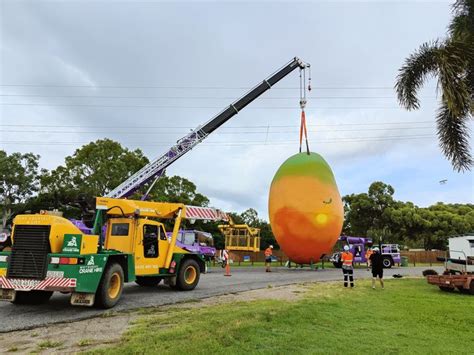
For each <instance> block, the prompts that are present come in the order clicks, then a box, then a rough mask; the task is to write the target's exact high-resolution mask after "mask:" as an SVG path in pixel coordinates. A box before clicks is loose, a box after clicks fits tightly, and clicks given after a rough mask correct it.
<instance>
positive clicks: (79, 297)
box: [71, 292, 95, 307]
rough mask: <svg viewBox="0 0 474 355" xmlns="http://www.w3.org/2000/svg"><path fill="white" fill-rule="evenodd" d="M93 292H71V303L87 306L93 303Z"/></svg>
mask: <svg viewBox="0 0 474 355" xmlns="http://www.w3.org/2000/svg"><path fill="white" fill-rule="evenodd" d="M94 299H95V294H93V293H77V292H73V294H72V296H71V304H72V305H74V306H88V307H91V306H93V305H94Z"/></svg>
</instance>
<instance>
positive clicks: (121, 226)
mask: <svg viewBox="0 0 474 355" xmlns="http://www.w3.org/2000/svg"><path fill="white" fill-rule="evenodd" d="M129 228H130V224H128V223H113V224H112V233H111V235H112V236H127V235H128V230H129Z"/></svg>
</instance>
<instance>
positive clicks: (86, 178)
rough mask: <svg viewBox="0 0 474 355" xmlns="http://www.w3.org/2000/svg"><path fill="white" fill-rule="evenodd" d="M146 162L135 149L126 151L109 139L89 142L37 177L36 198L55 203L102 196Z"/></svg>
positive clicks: (59, 203) (141, 154)
mask: <svg viewBox="0 0 474 355" xmlns="http://www.w3.org/2000/svg"><path fill="white" fill-rule="evenodd" d="M147 163H148V159H147V158H146V157H145V156H143V153H142V152H141V151H140V150H139V149H137V150H134V151H130V150H128V149H127V148H124V147H122V146H121V145H120V143H118V142H114V141H112V140H110V139H101V140H97V141H96V142H91V143H89V144H87V145H84V146H82V147H81V148H79V149H77V150H76V151H75V152H74V154H73V155H72V156H68V157H66V159H65V164H64V165H61V166H58V167H57V168H56V169H54V170H52V171H50V172H45V173H44V174H43V175H42V176H41V191H40V195H41V196H40V200H42V201H44V203H47V202H49V203H53V205H55V206H57V205H61V204H69V203H71V202H75V201H76V200H77V199H78V197H79V196H80V195H83V196H86V197H87V198H89V199H92V198H94V197H96V196H103V195H105V194H106V193H108V192H109V191H111V190H112V189H114V188H115V187H117V186H118V185H119V184H120V183H122V182H123V181H124V180H126V179H127V178H128V177H130V176H131V175H132V174H133V173H135V172H136V171H138V170H139V169H140V168H142V167H143V166H144V165H145V164H147Z"/></svg>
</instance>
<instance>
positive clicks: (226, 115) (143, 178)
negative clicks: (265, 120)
mask: <svg viewBox="0 0 474 355" xmlns="http://www.w3.org/2000/svg"><path fill="white" fill-rule="evenodd" d="M309 66H310V65H309V64H307V63H305V62H303V61H302V60H300V59H299V58H297V57H295V58H293V59H292V60H291V61H290V62H289V63H288V64H286V65H285V66H283V67H282V68H281V69H279V70H278V71H276V72H275V73H274V74H272V75H270V76H269V77H268V78H266V79H265V80H263V81H262V82H261V83H260V84H258V85H257V86H255V87H254V88H253V89H251V90H250V91H249V92H248V93H247V94H245V95H244V96H242V97H241V98H240V99H238V100H236V101H235V102H233V103H232V104H230V105H229V106H228V107H227V108H225V109H224V110H223V111H221V112H220V113H219V114H217V115H216V116H214V117H213V118H212V119H210V120H209V121H208V122H206V123H205V124H204V125H202V126H198V127H197V128H196V129H194V130H192V131H191V132H190V133H188V134H187V135H186V136H185V137H183V138H181V139H180V140H178V141H177V142H176V144H175V145H174V146H172V147H171V148H170V150H169V151H167V152H166V153H165V154H164V155H162V156H160V157H158V158H157V159H155V160H153V161H152V162H150V163H148V164H147V165H145V166H144V167H143V168H142V169H140V170H139V171H137V172H136V173H135V174H133V175H132V176H131V177H129V178H128V179H127V180H126V181H124V182H123V183H121V184H120V185H119V186H117V187H116V188H115V189H114V190H112V191H110V192H109V193H108V194H107V195H106V197H112V198H123V197H128V196H130V195H131V194H133V193H134V192H135V191H136V190H138V189H139V188H140V187H142V186H143V185H144V184H146V183H147V182H149V181H151V180H152V179H156V178H158V177H160V176H161V175H163V174H164V172H165V169H166V168H167V167H168V166H170V165H171V164H172V163H173V162H174V161H176V160H177V159H179V158H180V157H182V156H183V155H184V154H186V153H187V152H189V151H190V150H191V149H192V148H194V147H195V146H196V145H198V144H199V143H201V142H202V141H203V140H204V139H205V138H206V137H207V136H208V135H209V134H211V133H212V132H214V131H215V130H216V129H217V128H219V127H220V126H222V125H223V124H224V123H225V122H227V121H228V120H230V119H231V118H232V117H233V116H235V115H236V114H238V113H239V112H240V111H241V110H242V109H243V108H245V107H246V106H247V105H248V104H250V103H251V102H252V101H254V100H255V99H257V98H258V97H259V96H261V95H262V94H263V93H264V92H265V91H267V90H269V89H270V88H271V87H272V86H273V85H274V84H276V83H277V82H279V81H280V80H281V79H283V78H284V77H285V76H287V75H288V74H289V73H291V72H292V71H293V70H295V69H296V68H300V69H301V70H302V69H305V68H307V67H309Z"/></svg>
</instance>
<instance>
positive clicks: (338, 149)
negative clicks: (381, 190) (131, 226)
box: [0, 0, 474, 219]
mask: <svg viewBox="0 0 474 355" xmlns="http://www.w3.org/2000/svg"><path fill="white" fill-rule="evenodd" d="M0 1H1V18H0V20H1V57H0V59H1V65H0V69H1V71H0V75H1V77H0V79H1V87H0V92H1V102H2V104H1V106H0V107H1V111H0V124H1V126H0V149H4V150H6V151H7V152H9V153H11V152H15V151H20V152H29V151H33V152H35V153H38V154H40V155H41V161H40V162H41V166H42V167H44V168H48V169H52V168H55V167H56V166H58V165H59V164H62V163H63V162H64V158H65V157H66V156H68V155H72V154H73V152H74V150H75V149H76V148H78V147H79V146H80V145H82V144H85V143H88V142H90V141H94V140H96V139H99V138H104V137H108V138H111V139H114V140H117V141H119V142H120V143H122V144H123V145H124V146H126V147H128V148H130V149H135V148H140V149H142V150H143V151H144V153H145V154H146V155H147V156H148V158H150V159H153V158H156V157H157V156H159V155H160V154H162V153H164V152H165V151H166V150H167V148H168V147H170V146H171V145H172V144H173V142H175V141H176V140H177V139H178V138H180V137H182V136H183V135H185V134H186V132H188V131H189V130H190V129H191V128H194V127H196V126H198V125H200V124H202V123H204V122H206V121H208V120H209V119H210V118H211V117H212V116H214V115H215V114H216V113H218V112H219V111H220V110H221V108H224V107H225V106H226V105H228V104H229V103H231V102H232V101H233V100H234V99H236V98H239V97H240V96H241V95H243V94H244V93H245V92H246V90H247V89H248V88H250V87H252V86H254V85H255V84H257V83H259V82H261V81H262V80H263V79H264V78H266V77H267V76H268V75H269V74H271V73H272V72H273V71H275V70H276V69H278V68H279V67H281V66H282V65H284V64H285V63H287V62H288V61H289V60H290V59H291V58H292V57H294V56H298V57H300V58H302V59H303V60H305V61H307V62H309V63H311V65H312V81H313V91H312V92H311V93H310V95H309V100H308V101H309V102H308V106H307V120H308V124H309V131H310V132H309V136H310V148H311V150H312V151H315V152H318V153H319V154H321V155H322V156H323V157H325V159H326V160H327V161H328V163H329V164H330V166H331V167H332V168H333V171H334V174H335V177H336V180H337V183H338V186H339V190H340V192H341V194H342V195H344V194H349V193H360V192H366V191H367V188H368V186H369V185H370V183H372V182H373V181H377V180H378V181H383V182H386V183H389V184H391V185H392V186H393V187H394V188H395V198H397V199H399V200H405V201H406V200H410V201H413V202H414V203H415V204H417V205H419V206H427V205H430V204H433V203H436V202H437V201H444V202H451V203H454V202H460V203H466V202H470V203H472V202H473V201H474V192H473V175H472V173H464V174H460V173H455V172H453V170H452V168H451V165H450V163H449V162H448V161H446V160H445V158H444V157H443V156H442V154H441V151H440V148H439V147H438V143H437V139H436V136H435V134H436V127H435V118H434V117H435V113H436V107H437V101H438V98H437V96H436V82H434V81H430V82H427V84H426V87H425V88H424V89H423V91H422V92H421V97H422V100H421V104H422V108H421V109H420V110H419V111H415V112H406V111H404V110H403V109H401V108H399V106H398V104H397V101H396V98H395V93H394V90H393V85H394V82H395V78H396V75H397V71H398V69H399V68H400V66H401V65H402V64H403V61H404V59H405V58H406V57H407V56H408V55H409V54H410V53H412V52H413V51H414V50H415V49H416V48H417V47H418V46H419V45H420V44H421V43H423V42H425V41H429V40H432V39H435V38H438V37H443V36H444V35H445V33H446V27H447V25H448V23H449V19H450V17H451V15H450V4H451V1H431V2H428V1H393V2H388V1H367V2H361V1H334V2H333V1H308V2H300V3H296V2H281V1H280V2H269V1H265V2H263V1H261V2H258V1H254V2H197V1H192V2H173V3H171V2H162V1H106V0H104V1H66V0H63V1H41V0H35V1H15V0H10V1H9V0H0ZM298 85H299V78H298V73H297V71H295V72H293V73H292V74H290V75H289V76H288V77H286V78H285V79H284V80H282V81H281V82H280V83H278V84H277V85H275V87H274V88H273V89H272V90H270V91H269V92H267V93H266V94H264V95H263V96H262V97H261V98H259V99H257V100H256V101H255V102H254V103H252V104H251V105H250V106H249V107H248V108H246V109H245V110H243V111H242V112H241V113H240V114H239V115H237V116H235V117H234V118H233V119H231V120H230V121H229V122H227V123H226V124H225V125H224V126H223V127H221V128H220V129H219V130H218V131H216V132H214V133H213V134H212V135H211V136H210V137H209V138H208V139H207V140H206V141H205V142H204V143H202V144H200V145H199V146H198V147H196V148H195V149H194V150H193V151H191V152H190V153H188V154H187V155H185V156H184V157H182V158H181V159H180V160H179V161H177V162H176V163H175V164H173V165H172V166H171V167H170V168H169V169H168V171H167V173H168V175H180V176H183V177H186V178H188V179H190V180H191V181H193V182H194V183H196V185H197V187H198V190H199V191H200V192H201V193H203V194H205V195H206V196H208V197H209V198H210V199H211V204H212V205H213V206H215V207H219V208H222V209H225V210H232V211H239V212H240V211H243V210H245V209H246V208H249V207H253V208H256V209H257V211H258V212H259V215H260V217H262V218H264V219H268V215H267V201H268V191H269V186H270V183H271V180H272V177H273V175H274V174H275V172H276V170H277V169H278V167H279V166H280V164H281V163H283V161H284V160H285V159H286V158H288V157H289V156H290V155H293V154H295V153H296V152H297V150H298V129H299V128H298V125H299V120H300V110H299V105H298V101H299V98H298V97H299V89H298ZM107 96H109V97H107ZM471 128H472V125H471ZM444 179H447V183H446V184H440V183H439V181H440V180H444Z"/></svg>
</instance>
